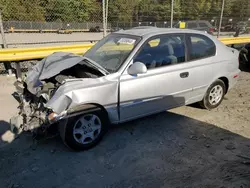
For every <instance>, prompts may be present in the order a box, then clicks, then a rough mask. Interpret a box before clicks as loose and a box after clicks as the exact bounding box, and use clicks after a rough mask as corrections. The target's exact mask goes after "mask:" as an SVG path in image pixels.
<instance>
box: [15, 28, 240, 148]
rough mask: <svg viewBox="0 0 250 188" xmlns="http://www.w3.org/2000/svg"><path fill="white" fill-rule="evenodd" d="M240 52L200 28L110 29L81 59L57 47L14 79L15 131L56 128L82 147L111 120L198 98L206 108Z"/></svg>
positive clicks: (233, 74)
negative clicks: (16, 96)
mask: <svg viewBox="0 0 250 188" xmlns="http://www.w3.org/2000/svg"><path fill="white" fill-rule="evenodd" d="M238 57H239V52H238V51H237V50H234V49H232V48H229V47H227V46H225V45H224V44H223V43H221V42H220V41H219V40H217V39H216V38H215V37H213V36H211V35H208V34H206V33H204V32H200V31H194V30H182V29H160V28H150V29H132V30H125V31H119V32H115V33H112V34H110V35H108V36H107V37H105V38H103V39H102V40H101V41H99V42H98V43H97V44H95V45H94V46H93V47H92V48H91V49H89V50H88V51H87V52H86V53H85V54H84V56H77V55H74V54H71V53H64V52H58V53H54V54H52V55H50V56H48V57H46V58H44V59H43V60H42V61H41V62H40V63H38V64H37V65H36V66H34V67H33V68H32V70H30V71H29V72H28V73H27V75H26V76H25V77H24V79H23V81H21V82H20V81H19V82H16V83H15V85H16V87H17V91H18V93H19V96H20V101H21V102H20V112H19V114H18V116H15V117H13V118H12V119H11V124H12V130H13V131H14V132H17V133H20V132H22V131H23V130H25V131H27V130H29V131H32V132H33V133H34V134H35V136H36V138H39V137H40V136H43V135H44V134H45V135H48V132H50V130H51V129H52V128H53V127H54V128H55V127H58V130H59V132H60V135H61V137H62V139H63V141H64V142H65V143H66V144H67V145H68V146H69V147H70V148H73V149H76V150H85V149H89V148H91V147H93V146H94V145H95V144H97V143H98V142H99V141H100V140H101V138H102V137H103V135H104V134H105V132H106V131H107V129H108V125H109V124H110V123H111V124H118V123H121V122H125V121H130V120H133V119H136V118H140V117H143V116H147V115H149V114H153V113H158V112H161V111H165V110H168V109H171V108H175V107H178V106H183V105H188V104H192V103H196V102H199V103H200V105H201V106H202V107H203V108H206V109H208V110H210V109H213V108H216V107H217V106H218V105H219V104H220V103H221V102H222V100H223V97H224V95H225V94H226V93H227V92H228V91H229V90H230V89H231V88H232V87H233V86H234V85H235V84H236V82H237V79H238V76H239V73H240V70H239V69H238V67H239V62H238ZM52 125H53V126H52Z"/></svg>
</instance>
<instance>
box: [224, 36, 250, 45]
mask: <svg viewBox="0 0 250 188" xmlns="http://www.w3.org/2000/svg"><path fill="white" fill-rule="evenodd" d="M219 40H220V41H221V42H223V43H224V44H226V45H230V44H245V43H250V36H248V37H235V38H233V37H232V38H219Z"/></svg>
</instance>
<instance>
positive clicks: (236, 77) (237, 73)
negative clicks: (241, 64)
mask: <svg viewBox="0 0 250 188" xmlns="http://www.w3.org/2000/svg"><path fill="white" fill-rule="evenodd" d="M240 72H241V71H240V70H239V69H238V70H237V71H235V72H233V73H231V74H230V75H229V76H228V79H229V88H228V90H230V89H232V88H233V87H234V86H235V85H236V83H237V82H238V80H239V76H240Z"/></svg>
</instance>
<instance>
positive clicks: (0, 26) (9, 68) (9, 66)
mask: <svg viewBox="0 0 250 188" xmlns="http://www.w3.org/2000/svg"><path fill="white" fill-rule="evenodd" d="M0 33H1V36H2V41H3V48H7V47H8V46H7V42H6V38H5V34H4V30H3V20H2V11H1V10H0ZM4 67H5V69H6V70H7V71H8V74H9V75H10V76H11V75H12V69H11V68H12V67H11V65H10V63H4Z"/></svg>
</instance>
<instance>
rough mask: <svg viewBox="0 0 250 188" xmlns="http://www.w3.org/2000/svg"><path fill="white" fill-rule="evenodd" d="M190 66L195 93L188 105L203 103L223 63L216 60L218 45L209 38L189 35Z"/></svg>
mask: <svg viewBox="0 0 250 188" xmlns="http://www.w3.org/2000/svg"><path fill="white" fill-rule="evenodd" d="M186 36H187V37H186V41H187V45H188V54H189V55H188V64H189V65H190V66H192V77H193V79H194V80H193V83H192V86H193V91H192V95H191V97H190V99H189V101H187V104H190V103H193V102H197V101H201V100H202V98H203V96H204V94H205V92H206V90H207V88H208V87H209V85H210V84H211V83H212V82H213V81H214V79H216V74H217V73H218V71H217V70H220V69H223V62H221V63H220V62H218V60H217V59H216V56H215V55H216V45H215V43H214V42H213V41H212V40H211V39H210V38H209V37H207V36H205V35H201V34H187V35H186Z"/></svg>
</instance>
